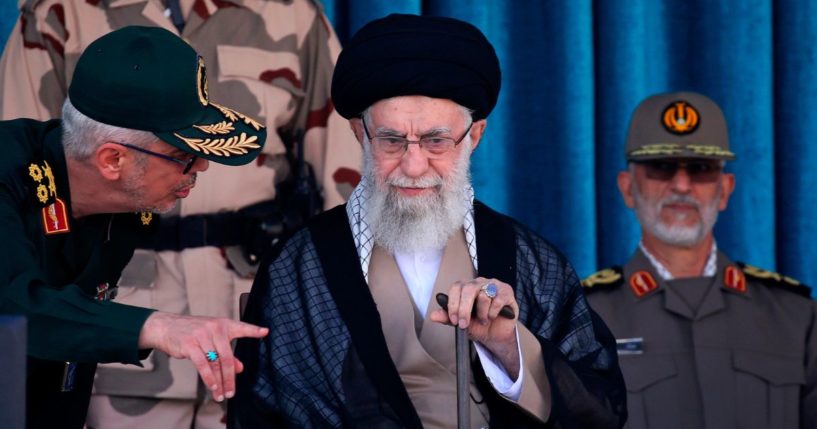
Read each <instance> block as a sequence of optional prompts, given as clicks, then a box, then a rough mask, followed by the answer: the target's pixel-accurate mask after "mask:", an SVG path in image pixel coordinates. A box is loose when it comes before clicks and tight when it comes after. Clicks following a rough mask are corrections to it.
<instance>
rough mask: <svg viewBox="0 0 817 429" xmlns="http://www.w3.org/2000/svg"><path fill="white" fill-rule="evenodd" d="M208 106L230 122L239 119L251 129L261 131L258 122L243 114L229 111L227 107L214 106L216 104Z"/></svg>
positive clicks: (261, 126)
mask: <svg viewBox="0 0 817 429" xmlns="http://www.w3.org/2000/svg"><path fill="white" fill-rule="evenodd" d="M210 104H211V105H212V106H213V107H215V108H216V109H218V110H219V111H220V112H221V114H222V115H224V116H225V117H226V118H227V119H229V120H231V121H237V120H238V118H241V119H242V120H244V123H245V124H247V125H249V126H251V127H253V128H254V129H255V131H259V130H261V128H264V126H263V125H261V123H260V122H258V121H256V120H255V119H253V118H250V117H249V116H247V115H245V114H243V113H241V112H237V111H235V110H233V109H230V108H229V107H224V106H222V105H220V104H216V103H210Z"/></svg>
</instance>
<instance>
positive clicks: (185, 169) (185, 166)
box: [113, 142, 199, 174]
mask: <svg viewBox="0 0 817 429" xmlns="http://www.w3.org/2000/svg"><path fill="white" fill-rule="evenodd" d="M113 143H116V144H118V145H121V146H125V147H127V148H130V149H133V150H135V151H139V152H142V153H145V154H148V155H152V156H155V157H157V158H162V159H164V160H165V161H170V162H175V163H176V164H179V165H181V166H182V174H187V173H189V172H190V169H191V168H193V164H195V163H196V160H198V159H199V157H198V156H196V155H193V156H192V157H191V158H190V159H186V160H185V159H179V158H174V157H172V156H170V155H165V154H163V153H158V152H154V151H152V150H147V149H145V148H143V147H139V146H135V145H132V144H128V143H120V142H113Z"/></svg>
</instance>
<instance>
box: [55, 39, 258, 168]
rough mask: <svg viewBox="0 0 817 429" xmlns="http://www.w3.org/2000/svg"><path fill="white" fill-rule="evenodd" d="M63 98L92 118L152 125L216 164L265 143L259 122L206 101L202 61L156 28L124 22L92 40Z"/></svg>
mask: <svg viewBox="0 0 817 429" xmlns="http://www.w3.org/2000/svg"><path fill="white" fill-rule="evenodd" d="M68 96H69V98H70V99H71V103H72V104H73V105H74V107H76V108H77V110H79V111H80V112H82V113H83V114H85V115H86V116H88V117H89V118H91V119H94V120H96V121H99V122H102V123H105V124H109V125H114V126H117V127H123V128H130V129H135V130H143V131H150V132H152V133H153V134H155V135H156V136H157V137H158V138H160V139H161V140H163V141H165V142H167V143H169V144H171V145H173V146H175V147H177V148H179V149H181V150H183V151H186V152H190V153H193V154H195V155H198V156H200V157H202V158H205V159H208V160H210V161H214V162H218V163H221V164H228V165H242V164H246V163H248V162H250V161H251V160H252V159H254V158H255V157H256V156H257V155H258V153H259V151H260V150H261V147H262V146H263V145H264V142H265V141H266V129H265V127H264V126H263V125H261V124H260V123H259V122H257V121H256V120H254V119H252V118H250V117H248V116H246V115H244V114H242V113H240V112H237V111H235V110H233V109H231V108H229V107H225V106H221V105H219V104H217V103H215V102H213V101H210V100H209V98H208V95H207V74H206V70H205V66H204V59H203V58H202V57H201V56H199V55H198V54H197V53H196V51H195V50H194V49H193V48H192V47H190V45H188V44H187V43H185V42H184V40H182V39H181V38H179V37H178V36H176V35H175V34H173V33H171V32H169V31H167V30H164V29H161V28H158V27H140V26H130V27H124V28H122V29H119V30H116V31H113V32H111V33H108V34H106V35H104V36H102V37H100V38H99V39H97V40H95V41H94V42H93V43H91V44H90V45H89V46H88V47H87V48H86V49H85V51H84V52H83V53H82V55H81V56H80V58H79V60H78V62H77V66H76V70H75V71H74V75H73V78H72V81H71V86H70V87H69V88H68Z"/></svg>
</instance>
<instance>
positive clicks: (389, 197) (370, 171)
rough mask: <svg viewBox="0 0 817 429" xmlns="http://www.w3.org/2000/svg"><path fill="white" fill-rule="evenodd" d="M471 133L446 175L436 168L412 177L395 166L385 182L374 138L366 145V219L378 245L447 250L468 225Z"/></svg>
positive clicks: (408, 249)
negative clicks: (421, 191) (417, 191)
mask: <svg viewBox="0 0 817 429" xmlns="http://www.w3.org/2000/svg"><path fill="white" fill-rule="evenodd" d="M470 140H471V139H470V137H469V138H466V139H465V140H463V141H462V143H461V144H462V145H463V146H464V147H463V149H462V151H461V152H460V156H459V158H458V159H457V160H456V164H455V165H454V168H453V170H452V171H451V174H450V176H449V177H447V178H445V179H444V178H442V177H440V176H439V175H437V174H436V173H433V174H430V175H428V176H424V177H421V178H419V179H410V178H407V177H405V176H403V175H402V174H400V170H399V168H398V169H395V170H394V171H393V172H392V174H391V177H389V178H386V179H385V181H384V182H385V183H382V182H381V179H380V177H382V175H381V174H380V172H379V171H377V168H376V166H375V162H374V157H373V156H372V153H371V149H370V145H369V144H368V142H367V143H366V144H364V145H363V146H364V163H363V172H364V173H363V174H364V175H363V180H365V181H366V185H367V186H366V195H365V197H366V209H367V210H366V213H367V218H366V222H367V223H368V225H369V227H370V228H371V230H372V235H373V237H374V241H375V243H376V244H377V245H379V246H380V247H382V248H383V249H385V250H386V251H388V252H389V253H390V254H394V252H395V251H402V252H415V251H419V250H431V249H442V248H443V247H445V244H446V243H447V242H448V239H449V238H450V237H451V236H452V235H454V233H455V232H456V231H457V230H458V229H460V228H462V226H463V221H464V219H465V215H466V213H467V212H468V210H469V209H470V207H471V201H470V199H469V193H468V189H469V186H470V183H471V177H470V156H471V142H470ZM389 185H392V186H404V187H405V186H409V187H431V188H435V190H434V192H432V193H429V194H426V195H421V196H418V197H407V196H404V195H401V194H400V193H398V192H397V191H395V190H393V189H392V188H391V186H389Z"/></svg>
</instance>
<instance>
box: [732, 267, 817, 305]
mask: <svg viewBox="0 0 817 429" xmlns="http://www.w3.org/2000/svg"><path fill="white" fill-rule="evenodd" d="M738 266H740V268H741V269H742V270H743V272H744V273H745V274H746V275H747V276H749V277H751V278H754V279H758V280H760V281H761V282H762V283H766V284H768V285H772V286H780V287H783V288H784V289H787V290H790V291H792V292H794V293H797V294H799V295H803V296H807V297H811V288H810V287H808V286H806V285H804V284H802V283H800V282H799V281H798V280H796V279H793V278H791V277H789V276H784V275H782V274H780V273H776V272H774V271H768V270H764V269H762V268H758V267H755V266H753V265H749V264H744V263H742V262H738Z"/></svg>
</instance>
